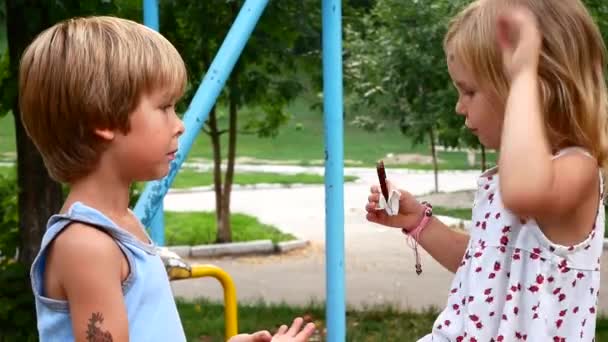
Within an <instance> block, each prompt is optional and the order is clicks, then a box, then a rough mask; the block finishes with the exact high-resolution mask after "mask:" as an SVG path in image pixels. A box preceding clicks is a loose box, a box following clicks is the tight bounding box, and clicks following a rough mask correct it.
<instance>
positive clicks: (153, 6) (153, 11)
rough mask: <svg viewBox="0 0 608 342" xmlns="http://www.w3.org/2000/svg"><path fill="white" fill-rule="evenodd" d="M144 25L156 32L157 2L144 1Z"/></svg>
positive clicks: (154, 0) (152, 0) (151, 0)
mask: <svg viewBox="0 0 608 342" xmlns="http://www.w3.org/2000/svg"><path fill="white" fill-rule="evenodd" d="M144 25H146V26H148V27H149V28H151V29H153V30H155V31H158V30H159V20H158V0H144Z"/></svg>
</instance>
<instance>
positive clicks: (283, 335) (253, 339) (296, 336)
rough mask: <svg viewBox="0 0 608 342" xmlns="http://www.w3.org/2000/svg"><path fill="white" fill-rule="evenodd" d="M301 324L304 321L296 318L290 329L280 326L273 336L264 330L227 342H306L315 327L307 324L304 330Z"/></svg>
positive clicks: (234, 337) (239, 336) (238, 336)
mask: <svg viewBox="0 0 608 342" xmlns="http://www.w3.org/2000/svg"><path fill="white" fill-rule="evenodd" d="M303 323H304V320H303V319H302V318H300V317H298V318H296V319H294V321H293V323H292V324H291V327H289V328H288V327H287V326H286V325H282V326H281V327H280V328H279V330H278V331H277V333H276V334H275V335H274V336H271V335H270V333H269V332H268V331H265V330H264V331H258V332H256V333H253V334H240V335H236V336H233V337H232V338H231V339H230V340H228V342H306V341H308V339H309V338H310V336H312V334H313V333H314V332H315V325H314V324H313V323H308V324H306V326H305V327H304V329H301V328H302V324H303ZM300 329H301V330H300Z"/></svg>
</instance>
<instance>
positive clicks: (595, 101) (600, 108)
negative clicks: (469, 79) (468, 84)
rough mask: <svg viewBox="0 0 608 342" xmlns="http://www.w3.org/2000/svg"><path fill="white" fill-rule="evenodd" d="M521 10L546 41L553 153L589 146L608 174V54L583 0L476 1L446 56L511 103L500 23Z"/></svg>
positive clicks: (450, 35) (545, 99)
mask: <svg viewBox="0 0 608 342" xmlns="http://www.w3.org/2000/svg"><path fill="white" fill-rule="evenodd" d="M518 5H523V6H526V7H527V8H529V9H530V10H531V11H532V12H533V13H534V14H535V16H536V17H537V20H538V25H539V30H540V32H541V34H542V36H543V45H542V51H541V56H540V63H539V71H538V72H539V79H540V91H541V101H542V108H543V111H544V112H543V115H544V118H545V120H544V121H545V123H546V124H545V127H546V130H547V134H548V138H549V140H550V142H551V145H552V148H554V149H555V150H557V149H560V148H562V147H566V146H570V145H576V146H581V147H584V148H586V149H588V150H589V151H590V152H591V153H592V154H593V156H594V157H596V158H597V160H598V162H599V164H600V166H602V167H603V168H604V169H606V166H607V159H608V155H607V153H608V137H607V134H608V100H607V94H606V83H605V79H604V74H605V71H606V70H605V67H606V50H605V46H604V41H603V40H602V36H601V33H600V31H599V29H598V27H597V26H596V25H595V23H594V22H593V19H592V17H591V15H590V14H589V12H588V11H587V9H586V8H585V6H584V5H583V4H582V3H581V2H580V0H567V1H555V0H478V1H475V2H473V3H471V4H469V5H468V6H467V7H466V8H465V9H464V10H463V11H462V12H460V14H458V15H457V16H456V17H455V18H454V19H453V20H452V21H451V23H450V26H449V28H448V32H447V34H446V36H445V40H444V49H445V51H446V52H447V53H449V54H454V56H455V57H456V58H457V59H459V60H460V61H461V62H462V63H463V64H464V65H465V66H466V67H467V68H468V69H469V70H470V71H471V72H472V73H473V74H474V75H475V77H476V78H477V82H478V83H479V84H480V86H483V87H486V88H488V87H489V89H490V90H492V91H493V92H494V93H495V94H497V95H498V97H499V98H500V99H501V100H503V101H506V98H507V95H508V89H509V85H508V80H507V77H506V75H505V73H504V71H503V64H502V54H501V51H500V48H499V47H498V44H497V42H496V20H497V16H498V15H499V14H500V12H501V11H502V10H504V9H505V8H506V7H509V6H518Z"/></svg>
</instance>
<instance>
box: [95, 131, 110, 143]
mask: <svg viewBox="0 0 608 342" xmlns="http://www.w3.org/2000/svg"><path fill="white" fill-rule="evenodd" d="M95 135H97V136H98V137H100V138H102V139H103V140H107V141H111V140H114V136H115V133H114V131H113V130H111V129H107V128H103V129H101V128H96V129H95Z"/></svg>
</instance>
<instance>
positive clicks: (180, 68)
mask: <svg viewBox="0 0 608 342" xmlns="http://www.w3.org/2000/svg"><path fill="white" fill-rule="evenodd" d="M185 84H186V68H185V65H184V62H183V60H182V58H181V57H180V55H179V53H178V52H177V51H176V49H175V48H174V47H173V45H171V43H170V42H169V41H168V40H166V39H165V38H164V37H163V36H162V35H160V34H159V33H158V32H155V31H153V30H152V29H149V28H147V27H146V26H144V25H141V24H138V23H136V22H134V21H130V20H126V19H121V18H115V17H89V18H75V19H69V20H66V21H63V22H60V23H58V24H56V25H54V26H53V27H51V28H49V29H47V30H45V31H44V32H42V33H40V35H38V37H36V39H35V40H34V41H33V42H32V43H31V44H30V45H29V46H28V48H27V49H26V50H25V52H24V54H23V57H22V59H21V65H20V74H19V105H20V109H21V118H22V121H23V125H24V127H25V129H26V131H27V133H28V135H29V136H30V137H31V139H32V141H33V142H34V144H35V145H36V147H37V148H38V150H39V151H40V153H41V154H42V157H43V159H44V163H45V165H46V167H47V169H48V171H49V174H50V175H51V177H52V178H54V179H55V180H57V181H61V182H68V183H69V182H73V181H75V180H78V179H80V178H82V177H84V176H86V175H88V174H89V173H90V172H91V171H92V170H94V168H95V167H96V165H97V162H98V160H99V157H100V155H101V153H102V152H103V150H104V147H105V146H104V142H103V141H102V140H101V139H100V138H99V137H98V136H97V135H96V134H95V129H115V130H118V131H120V132H122V133H125V134H126V133H128V132H129V129H130V127H129V116H130V114H131V113H132V112H133V111H134V110H135V109H136V107H137V106H138V104H139V101H140V99H141V96H142V95H143V94H146V93H149V92H152V91H156V90H159V89H166V90H167V91H168V92H170V93H171V95H172V96H173V97H174V98H175V99H178V98H179V97H181V96H182V94H183V92H184V89H185Z"/></svg>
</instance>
